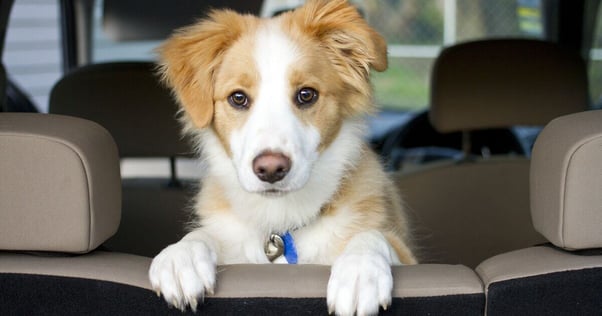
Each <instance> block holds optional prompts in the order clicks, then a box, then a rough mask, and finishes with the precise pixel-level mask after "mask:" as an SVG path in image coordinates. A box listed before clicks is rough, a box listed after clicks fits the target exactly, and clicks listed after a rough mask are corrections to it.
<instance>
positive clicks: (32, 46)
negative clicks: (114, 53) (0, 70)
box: [2, 0, 62, 112]
mask: <svg viewBox="0 0 602 316" xmlns="http://www.w3.org/2000/svg"><path fill="white" fill-rule="evenodd" d="M2 62H3V63H4V66H5V67H6V71H7V74H8V77H9V79H10V80H12V81H13V83H14V84H16V86H17V87H18V88H19V89H20V90H21V92H23V93H24V94H25V95H26V96H27V97H29V99H30V101H31V102H32V103H34V106H35V107H36V108H37V110H38V111H41V112H46V111H47V108H48V95H49V93H50V89H51V88H52V85H53V84H54V83H55V82H56V81H57V80H58V79H59V78H60V77H61V75H62V70H61V66H62V64H61V39H60V28H59V8H58V1H47V0H17V1H15V3H14V5H13V8H12V11H11V15H10V18H9V23H8V28H7V32H6V40H5V46H4V54H3V60H2Z"/></svg>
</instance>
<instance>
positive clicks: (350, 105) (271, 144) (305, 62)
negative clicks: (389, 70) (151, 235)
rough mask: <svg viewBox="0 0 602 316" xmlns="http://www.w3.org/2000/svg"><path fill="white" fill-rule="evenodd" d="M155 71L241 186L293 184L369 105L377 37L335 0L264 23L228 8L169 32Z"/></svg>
mask: <svg viewBox="0 0 602 316" xmlns="http://www.w3.org/2000/svg"><path fill="white" fill-rule="evenodd" d="M159 52H160V58H161V61H160V64H161V68H160V69H161V72H162V74H163V78H164V80H165V82H166V83H167V84H168V85H169V86H170V87H171V88H172V89H173V91H174V94H175V95H176V97H177V99H178V101H179V103H180V104H181V106H182V107H183V109H184V112H185V119H186V120H187V121H189V122H190V123H191V124H192V125H193V126H194V128H197V129H205V128H210V129H212V130H213V132H214V133H215V134H216V135H217V137H218V138H219V141H220V142H221V144H222V146H223V147H224V150H225V152H226V153H227V155H228V156H229V157H230V159H231V160H232V162H233V164H234V167H235V169H236V172H237V174H238V178H239V182H240V184H241V185H242V187H243V188H244V189H245V190H247V191H249V192H257V193H266V194H270V193H278V194H282V193H286V192H290V191H295V190H298V189H300V188H301V187H303V186H304V185H305V183H306V182H307V180H308V179H309V177H310V174H311V170H312V165H313V164H314V162H315V161H316V160H317V159H319V157H320V154H321V153H322V152H323V151H324V150H325V149H326V148H327V147H328V146H329V145H330V144H331V143H332V142H333V140H334V139H335V138H336V136H337V135H338V133H339V131H340V129H341V126H342V124H343V122H344V121H345V120H347V119H350V118H353V117H356V116H359V115H363V114H366V113H369V112H371V111H372V110H373V105H372V100H371V99H372V96H371V86H370V82H369V74H370V69H375V70H378V71H382V70H385V69H386V67H387V56H386V43H385V41H384V39H383V38H382V37H381V36H380V35H379V34H378V33H376V32H375V31H374V30H373V29H372V28H370V27H369V26H368V25H367V23H366V22H365V21H364V20H363V19H362V18H361V16H360V15H359V13H358V12H357V10H356V9H355V8H354V7H353V6H351V5H349V4H348V3H347V2H346V1H344V0H334V1H327V0H313V1H311V0H310V1H308V3H307V4H306V5H304V6H303V7H301V8H299V9H296V10H294V11H292V12H289V13H285V14H283V15H281V16H279V17H276V18H273V19H269V20H265V19H259V18H256V17H253V16H249V15H239V14H237V13H234V12H232V11H228V10H220V11H214V12H212V13H211V14H210V15H209V17H208V18H207V19H205V20H202V21H200V22H199V23H197V24H195V25H192V26H190V27H187V28H184V29H181V30H180V31H178V32H177V33H175V34H174V35H173V36H172V37H171V38H170V39H169V40H168V41H167V42H166V43H165V44H164V45H163V46H162V47H161V48H160V50H159Z"/></svg>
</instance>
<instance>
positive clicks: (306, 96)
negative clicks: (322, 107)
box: [295, 88, 318, 108]
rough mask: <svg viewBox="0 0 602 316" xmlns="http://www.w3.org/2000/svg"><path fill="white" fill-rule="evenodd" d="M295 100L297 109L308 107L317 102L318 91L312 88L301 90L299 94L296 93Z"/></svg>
mask: <svg viewBox="0 0 602 316" xmlns="http://www.w3.org/2000/svg"><path fill="white" fill-rule="evenodd" d="M295 99H296V100H295V101H296V102H297V106H298V107H300V108H306V107H309V106H311V105H313V104H314V103H316V101H317V100H318V91H316V90H314V89H312V88H301V89H300V90H299V92H297V97H296V98H295Z"/></svg>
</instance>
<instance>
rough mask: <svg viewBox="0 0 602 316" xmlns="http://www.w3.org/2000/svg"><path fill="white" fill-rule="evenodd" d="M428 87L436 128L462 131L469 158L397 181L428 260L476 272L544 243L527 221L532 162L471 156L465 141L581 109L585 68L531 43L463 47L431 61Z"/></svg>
mask: <svg viewBox="0 0 602 316" xmlns="http://www.w3.org/2000/svg"><path fill="white" fill-rule="evenodd" d="M542 78H546V79H545V80H542ZM431 89H432V91H431V111H430V113H429V115H430V120H431V122H432V124H433V126H434V127H435V129H436V130H438V131H439V132H443V133H452V132H461V133H463V134H464V136H465V137H464V144H463V146H464V148H465V151H464V152H465V156H464V158H462V159H456V160H447V161H443V162H437V163H433V164H425V165H422V166H419V167H417V168H415V169H414V170H411V171H408V172H403V171H402V172H398V173H396V174H395V179H396V183H397V185H398V187H399V189H400V191H401V193H402V195H403V196H404V197H405V202H406V203H407V205H408V207H409V208H410V214H411V215H412V216H413V217H414V226H413V227H415V229H416V236H417V244H418V245H421V246H422V248H423V253H424V260H425V261H427V262H445V263H463V264H466V265H468V266H471V267H475V266H476V265H477V264H478V263H479V262H481V261H482V260H484V259H486V258H488V257H490V256H491V255H494V254H496V253H500V252H505V251H510V250H513V249H520V248H524V247H527V246H530V245H534V244H538V243H541V242H543V241H544V239H543V238H542V237H541V235H539V233H537V232H536V231H535V230H534V229H533V225H532V222H531V219H530V216H529V214H530V213H529V166H530V162H529V159H528V158H527V157H525V156H517V155H513V154H508V155H491V156H482V157H476V156H473V155H470V153H469V149H470V148H471V146H470V141H471V139H470V137H469V135H470V132H472V131H475V130H481V129H491V128H501V127H510V126H514V125H542V124H545V123H547V122H548V121H549V120H551V119H553V118H554V117H557V116H559V115H563V114H566V113H571V112H575V111H581V110H583V109H585V108H586V107H587V105H588V92H587V75H586V71H585V65H584V63H583V61H582V60H581V59H580V57H579V56H578V55H576V54H572V53H569V52H567V51H564V50H562V49H561V48H559V47H558V46H555V45H554V44H552V43H545V42H541V41H537V40H506V39H504V40H502V39H497V40H485V41H477V42H470V43H465V44H459V45H457V46H452V47H450V48H447V49H445V50H444V51H443V52H442V53H441V55H440V56H439V58H438V59H437V61H436V62H435V66H434V69H433V74H432V87H431ZM492 141H495V140H492Z"/></svg>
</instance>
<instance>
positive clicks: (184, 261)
mask: <svg viewBox="0 0 602 316" xmlns="http://www.w3.org/2000/svg"><path fill="white" fill-rule="evenodd" d="M216 261H217V257H216V254H215V252H214V251H212V250H211V249H210V248H209V247H208V246H207V245H206V244H205V243H204V242H202V241H191V240H181V241H179V242H177V243H175V244H173V245H170V246H168V247H167V248H165V249H163V251H161V252H160V253H159V254H158V255H157V256H156V257H155V259H153V262H152V264H151V266H150V269H149V272H148V275H149V278H150V282H151V285H152V286H153V289H155V291H157V294H163V297H164V298H165V300H166V301H167V302H168V303H169V304H170V305H172V306H174V307H176V308H178V309H180V310H182V311H184V310H185V309H186V306H190V308H191V309H192V310H193V311H196V307H197V303H198V301H199V300H201V301H202V300H203V298H204V296H205V294H206V293H208V294H213V288H214V286H215V266H216Z"/></svg>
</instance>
